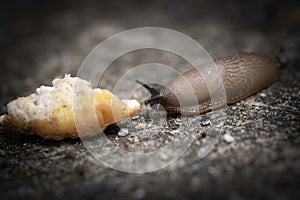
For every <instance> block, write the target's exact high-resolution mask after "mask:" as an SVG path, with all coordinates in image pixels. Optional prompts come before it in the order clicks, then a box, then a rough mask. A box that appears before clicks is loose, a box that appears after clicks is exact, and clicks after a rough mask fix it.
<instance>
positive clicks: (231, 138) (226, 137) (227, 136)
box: [224, 133, 235, 143]
mask: <svg viewBox="0 0 300 200" xmlns="http://www.w3.org/2000/svg"><path fill="white" fill-rule="evenodd" d="M224 140H225V141H226V142H228V143H231V142H234V140H235V139H234V137H232V136H231V135H229V134H227V133H226V134H225V135H224Z"/></svg>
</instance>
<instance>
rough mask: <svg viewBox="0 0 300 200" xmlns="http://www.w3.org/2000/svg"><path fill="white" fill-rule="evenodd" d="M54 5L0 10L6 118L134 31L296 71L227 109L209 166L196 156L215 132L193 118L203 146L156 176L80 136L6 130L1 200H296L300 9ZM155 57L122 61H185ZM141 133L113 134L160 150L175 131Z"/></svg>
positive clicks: (0, 88)
mask: <svg viewBox="0 0 300 200" xmlns="http://www.w3.org/2000/svg"><path fill="white" fill-rule="evenodd" d="M51 2H52V3H41V2H40V1H34V0H32V1H28V2H27V3H24V2H21V1H12V2H11V3H10V4H7V5H4V6H3V7H2V6H1V12H0V13H1V15H0V16H1V18H0V20H1V26H2V27H1V29H0V45H1V54H0V58H1V60H0V62H1V63H0V64H1V65H0V66H1V68H0V73H1V76H0V80H1V85H0V95H1V99H0V105H1V113H4V112H5V105H6V103H7V102H9V101H10V100H12V99H14V98H17V97H19V96H24V95H28V94H30V93H32V92H33V91H34V89H35V88H36V87H38V86H39V85H41V84H50V83H51V80H52V79H53V78H54V77H62V76H63V75H64V74H65V73H71V74H73V75H76V72H77V70H78V67H79V66H80V63H81V62H82V60H83V59H84V57H85V56H86V55H87V54H88V52H89V51H90V50H91V49H92V48H93V47H94V46H95V45H97V44H98V43H99V42H101V41H102V40H104V39H106V38H107V37H109V36H111V35H113V34H115V33H118V32H120V31H123V30H127V29H130V28H134V27H140V26H159V27H165V28H171V29H175V30H178V31H181V32H183V33H185V34H187V35H189V36H191V37H193V38H194V39H196V40H197V41H198V42H200V43H201V44H202V45H203V46H204V47H205V48H206V49H207V50H208V51H209V53H211V55H212V56H213V57H215V58H216V57H220V56H224V55H230V54H232V53H235V52H237V51H253V52H258V53H263V54H266V55H268V56H271V57H276V56H277V55H279V57H280V59H281V60H282V61H283V62H285V63H286V65H285V66H284V67H283V69H282V75H281V77H280V80H278V81H277V82H276V83H275V84H273V85H272V86H271V87H269V88H267V89H265V90H263V91H262V92H260V93H258V94H256V95H254V96H252V97H249V98H247V99H245V100H243V101H241V102H239V103H237V104H235V105H232V106H229V107H227V109H226V111H225V112H226V114H227V118H226V120H225V122H224V124H223V126H222V135H221V137H220V138H219V142H218V143H217V145H216V146H215V148H214V149H213V150H212V152H211V153H210V154H209V155H208V156H207V157H205V158H203V159H200V158H199V156H198V154H197V152H198V150H199V148H200V146H201V142H202V141H203V139H205V133H206V131H207V128H208V127H209V126H210V125H206V119H207V118H208V117H209V115H210V114H206V115H202V116H194V117H191V118H188V121H191V122H193V123H190V124H185V125H187V126H189V127H191V128H192V129H193V131H194V133H195V137H196V140H195V141H194V142H193V144H192V145H191V147H190V148H189V149H188V150H187V152H185V154H184V155H183V156H182V157H181V158H180V159H179V160H178V161H177V162H175V163H173V164H172V165H171V166H169V167H167V168H164V169H162V170H159V171H156V172H151V173H145V174H129V173H124V172H119V171H116V170H113V169H110V168H107V167H105V166H104V165H101V164H99V163H98V162H96V161H95V160H94V159H93V157H92V156H91V155H90V153H89V152H88V151H87V150H86V149H85V147H84V146H83V144H82V142H81V141H80V140H79V139H78V140H63V141H47V140H43V139H42V138H40V137H38V136H22V135H17V134H15V133H12V132H9V131H7V130H6V129H4V128H3V127H0V190H1V193H0V198H1V199H19V198H21V199H53V198H54V199H66V198H73V199H86V198H88V199H127V198H131V199H154V198H158V197H159V198H165V199H171V198H174V199H192V198H198V199H200V198H201V199H217V198H218V199H220V198H221V199H254V198H257V199H297V197H298V196H299V189H298V188H299V185H300V153H299V147H300V136H299V133H300V126H299V116H300V111H299V102H300V89H299V88H300V82H299V80H300V79H299V78H300V70H299V65H300V59H299V50H300V40H299V32H300V31H299V27H300V26H299V22H300V15H299V13H300V8H299V6H298V4H296V3H295V2H292V1H291V2H286V3H284V4H283V3H282V4H278V3H275V2H272V1H258V2H257V3H254V2H252V3H239V1H230V3H226V4H223V5H221V4H219V3H216V2H214V1H201V2H193V1H188V2H187V3H184V4H183V3H179V2H173V1H163V2H160V3H158V2H155V1H149V2H143V3H142V2H140V1H129V2H126V3H125V2H123V3H120V2H117V1H116V2H111V3H95V2H85V1H84V2H83V1H82V2H81V1H79V2H77V3H73V2H72V1H63V2H60V1H51ZM280 49H281V51H280ZM146 53H147V52H144V53H142V54H141V55H139V54H136V55H129V57H127V58H126V57H125V58H121V59H120V61H118V62H117V63H115V65H119V66H122V69H126V68H130V67H132V66H134V65H135V64H137V63H139V62H140V60H145V61H149V60H152V59H156V60H158V61H159V60H163V61H162V62H166V63H167V64H173V65H178V64H179V63H180V62H179V61H178V60H176V59H175V61H174V60H173V59H171V58H172V56H171V55H162V56H161V55H160V54H156V53H153V52H150V55H151V56H150V57H151V58H149V55H148V56H147V54H146ZM144 54H146V56H145V55H144ZM137 55H139V56H138V59H137V58H136V57H137ZM135 59H136V60H135ZM121 71H122V70H120V72H118V71H114V72H113V73H111V74H110V73H108V75H107V77H108V78H107V80H104V83H103V84H106V85H107V87H108V88H110V87H111V86H110V81H111V80H113V79H114V78H115V77H114V75H116V74H118V73H121ZM133 81H134V80H133ZM139 100H143V98H141V99H139ZM146 119H147V111H145V110H142V111H141V113H140V114H139V115H138V116H137V117H136V118H135V119H134V121H133V123H135V125H138V126H143V125H145V124H147V120H146ZM184 120H185V118H183V119H182V120H181V121H177V122H176V123H182V122H184ZM123 126H126V123H124V124H123ZM133 127H135V128H129V132H128V135H126V136H118V135H117V132H118V129H117V128H115V127H112V128H111V129H109V130H107V131H106V133H107V134H108V137H109V138H110V139H111V140H112V141H114V142H116V143H118V144H119V145H120V146H122V147H124V148H125V149H126V148H128V149H129V150H137V149H139V148H141V144H143V145H145V146H146V148H149V149H152V148H154V147H160V146H163V145H164V144H165V143H166V142H168V141H169V140H170V138H172V137H173V136H174V135H173V134H172V128H171V129H168V128H165V127H152V128H154V129H156V130H157V131H153V133H152V132H146V133H145V132H142V131H140V130H139V129H138V128H136V126H133ZM121 128H122V127H121ZM207 137H209V136H207ZM150 141H154V143H153V142H151V143H150ZM166 156H167V155H163V157H162V160H163V159H165V158H166Z"/></svg>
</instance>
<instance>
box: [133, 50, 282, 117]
mask: <svg viewBox="0 0 300 200" xmlns="http://www.w3.org/2000/svg"><path fill="white" fill-rule="evenodd" d="M213 67H215V69H217V71H218V72H219V77H221V79H223V81H222V83H223V89H225V93H226V101H224V103H211V96H210V92H211V91H214V92H218V89H219V87H220V84H218V83H217V81H218V80H214V79H216V78H214V76H211V77H209V79H212V82H211V81H210V83H212V86H210V90H209V89H208V87H207V82H206V81H205V80H207V79H205V80H204V78H205V77H204V76H205V74H209V73H210V71H209V70H210V69H212V68H213ZM279 72H280V69H279V66H278V64H277V63H276V62H274V61H273V60H272V59H270V58H268V57H266V56H263V55H258V54H255V53H237V54H235V55H232V56H228V57H224V58H220V59H216V60H214V62H211V63H207V64H204V65H201V66H199V67H197V68H194V69H192V70H189V71H187V72H185V73H183V74H182V75H181V76H180V77H178V78H177V79H176V80H174V81H173V82H172V83H171V84H170V85H169V87H164V86H161V85H158V84H144V83H142V82H141V81H137V83H139V84H141V85H142V86H143V87H145V88H146V89H147V90H148V91H149V92H150V93H151V97H150V98H149V99H147V100H145V104H150V105H151V106H152V105H155V104H160V105H161V106H163V107H164V109H165V110H166V111H167V112H168V113H170V114H172V113H178V114H184V115H193V114H202V113H206V112H208V111H211V110H215V109H218V108H221V107H223V106H224V105H226V104H228V105H229V104H233V103H236V102H238V101H240V100H242V99H245V98H247V97H249V96H251V95H253V94H255V93H257V92H259V91H260V90H262V89H264V88H266V87H268V86H269V85H271V84H272V83H273V82H275V81H276V80H277V79H278V77H279ZM203 74H204V76H203ZM188 85H190V87H188ZM191 87H192V88H191ZM188 88H189V89H188ZM195 96H196V99H197V103H196V104H197V105H189V104H186V105H184V106H182V104H181V103H180V104H179V100H178V97H180V102H182V100H183V101H184V102H189V100H190V99H189V98H194V97H195Z"/></svg>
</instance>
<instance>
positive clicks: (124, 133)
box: [118, 128, 129, 137]
mask: <svg viewBox="0 0 300 200" xmlns="http://www.w3.org/2000/svg"><path fill="white" fill-rule="evenodd" d="M128 133H129V131H128V129H127V128H121V129H120V130H119V132H118V136H120V137H125V136H127V135H128Z"/></svg>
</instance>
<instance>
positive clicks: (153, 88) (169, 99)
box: [136, 80, 179, 110]
mask: <svg viewBox="0 0 300 200" xmlns="http://www.w3.org/2000/svg"><path fill="white" fill-rule="evenodd" d="M136 82H137V83H138V84H140V85H142V86H143V87H144V88H145V89H146V90H147V91H148V92H149V93H150V94H151V97H150V98H149V99H146V100H145V101H144V103H145V104H146V105H147V104H150V105H151V106H153V105H156V104H160V105H161V106H163V107H164V108H165V110H168V107H170V106H178V105H179V104H178V101H177V98H176V96H175V95H174V93H173V92H172V91H171V90H170V89H168V88H167V87H165V86H163V85H160V84H146V83H143V82H141V81H138V80H136Z"/></svg>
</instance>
